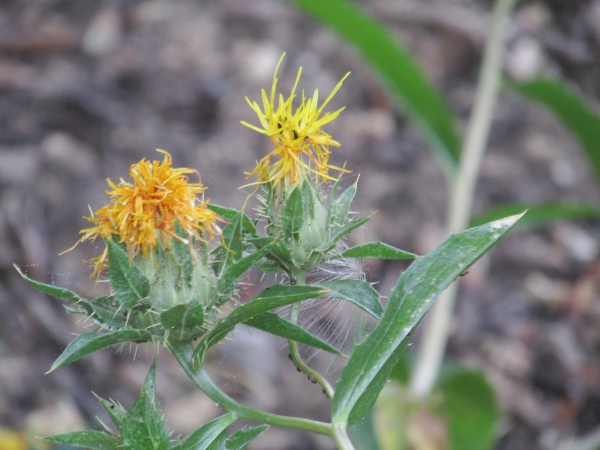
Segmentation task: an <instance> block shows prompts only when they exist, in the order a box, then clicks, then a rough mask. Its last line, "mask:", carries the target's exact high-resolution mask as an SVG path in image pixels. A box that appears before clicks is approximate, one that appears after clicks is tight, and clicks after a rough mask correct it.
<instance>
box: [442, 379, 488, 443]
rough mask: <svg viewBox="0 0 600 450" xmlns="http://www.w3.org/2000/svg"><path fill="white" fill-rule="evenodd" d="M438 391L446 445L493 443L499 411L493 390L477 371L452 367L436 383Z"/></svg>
mask: <svg viewBox="0 0 600 450" xmlns="http://www.w3.org/2000/svg"><path fill="white" fill-rule="evenodd" d="M436 387H437V388H438V389H439V390H440V391H441V393H442V398H443V400H442V404H441V407H440V412H441V413H442V414H443V415H444V416H445V418H446V422H447V424H448V435H449V441H450V443H451V445H450V446H449V448H450V449H454V450H461V449H465V448H468V449H470V450H471V449H472V450H487V449H491V448H492V447H493V444H494V441H495V431H496V426H497V425H498V421H499V419H500V413H499V411H498V405H497V404H496V400H495V397H494V391H493V389H492V387H491V386H490V385H489V383H488V382H487V381H486V379H485V377H484V376H483V374H482V373H481V372H478V371H475V370H466V369H462V370H455V371H452V372H450V373H449V374H447V375H444V376H442V378H441V379H440V380H439V381H438V383H437V386H436Z"/></svg>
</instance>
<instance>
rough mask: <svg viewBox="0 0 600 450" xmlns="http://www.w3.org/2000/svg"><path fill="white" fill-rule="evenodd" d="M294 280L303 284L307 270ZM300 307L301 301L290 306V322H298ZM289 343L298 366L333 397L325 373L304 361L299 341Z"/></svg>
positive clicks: (293, 359) (291, 355)
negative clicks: (299, 348)
mask: <svg viewBox="0 0 600 450" xmlns="http://www.w3.org/2000/svg"><path fill="white" fill-rule="evenodd" d="M293 277H294V280H296V284H300V285H303V284H305V283H306V273H305V272H297V273H294V274H293ZM300 307H301V302H297V303H294V304H293V305H292V306H291V307H290V317H289V319H290V322H292V323H294V324H296V323H298V317H299V316H300ZM288 345H289V347H290V357H291V358H292V361H293V362H294V364H296V367H297V368H298V369H299V370H301V371H302V372H304V373H305V374H306V375H308V379H309V380H314V381H316V382H317V383H319V385H320V386H321V387H322V388H323V392H324V393H325V395H326V396H327V397H328V398H333V393H334V391H333V387H332V386H331V385H330V384H329V382H328V381H327V380H326V379H325V377H324V376H323V375H321V374H320V373H319V372H317V371H316V370H314V369H313V368H312V367H310V366H309V365H308V364H306V363H305V362H304V360H303V359H302V356H300V352H299V351H298V343H297V342H295V341H288Z"/></svg>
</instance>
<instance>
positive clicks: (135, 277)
mask: <svg viewBox="0 0 600 450" xmlns="http://www.w3.org/2000/svg"><path fill="white" fill-rule="evenodd" d="M282 59H283V57H282ZM280 64H281V60H280ZM278 69H279V65H278V66H277V69H276V71H275V75H274V77H273V83H272V87H271V91H270V93H269V95H267V93H266V92H265V91H264V90H263V91H262V106H261V105H259V104H258V103H256V102H252V101H250V100H248V99H247V101H248V103H249V105H250V107H251V108H252V110H254V112H255V113H256V114H257V116H258V120H259V125H258V126H256V125H251V124H249V123H246V122H243V124H244V125H246V126H248V127H250V128H251V129H253V130H256V131H257V132H259V133H262V134H264V135H266V136H268V137H269V138H270V140H271V143H272V146H273V148H272V149H271V150H270V152H269V153H267V155H266V156H265V157H264V158H262V159H261V160H260V161H259V162H258V163H257V165H256V167H255V168H254V170H252V171H250V172H248V173H247V175H248V178H253V180H252V181H251V182H250V184H249V185H247V186H251V187H253V190H254V194H253V195H256V197H257V200H258V203H259V205H260V206H259V208H258V213H257V214H256V215H255V216H254V217H250V216H248V215H247V214H246V213H245V212H244V211H243V210H236V209H233V208H228V207H223V206H217V205H214V204H211V203H210V201H209V200H205V199H204V197H203V195H204V191H205V189H206V187H205V186H204V185H203V184H202V183H201V181H200V179H199V174H198V173H197V171H196V170H193V169H188V168H173V166H172V164H173V162H172V158H171V155H170V154H169V153H167V152H165V151H162V150H159V152H161V153H162V156H163V159H162V161H147V160H146V159H142V160H141V161H140V162H138V163H136V164H134V165H132V167H131V170H130V176H131V179H132V181H125V180H121V181H120V182H119V183H117V184H115V183H113V182H112V181H110V180H108V184H109V186H110V190H108V191H107V194H108V195H109V196H110V202H109V204H108V205H106V206H104V207H102V208H100V209H98V210H97V211H96V213H95V214H94V215H93V216H91V217H87V218H86V219H87V220H88V221H89V222H90V223H91V224H92V226H91V227H89V228H86V229H84V230H82V231H81V234H82V236H81V239H80V240H79V241H78V243H77V244H79V243H80V242H83V241H86V240H92V241H93V240H95V239H101V240H102V241H103V243H104V247H103V251H102V252H101V254H100V255H98V256H96V257H95V258H93V259H92V260H91V265H92V275H93V276H95V277H97V278H98V281H108V282H109V283H110V286H111V293H110V294H109V295H106V296H101V297H99V298H96V299H93V300H89V299H85V298H82V297H80V296H79V295H77V294H76V293H74V292H71V291H69V290H67V289H63V288H61V287H57V286H54V285H50V284H44V283H41V282H38V281H35V280H33V279H31V278H29V277H27V276H26V275H25V274H23V273H22V272H21V271H20V270H19V269H17V270H19V273H21V275H22V277H23V279H24V280H25V281H26V282H27V283H29V284H30V285H32V286H33V287H35V288H36V289H38V290H40V291H42V292H44V293H47V294H50V295H51V296H54V297H57V298H59V299H62V300H64V301H66V302H67V309H68V310H69V311H70V312H73V313H76V314H83V315H86V316H88V317H89V318H90V319H91V321H93V323H94V324H95V325H96V327H97V330H96V331H92V332H87V333H83V334H81V335H79V336H77V337H76V338H75V339H74V340H73V342H71V344H69V345H68V346H67V348H66V349H65V350H64V352H63V353H62V354H61V355H60V356H59V357H58V359H57V360H56V361H55V362H54V364H53V365H52V367H51V369H50V370H57V369H60V368H61V367H63V366H64V365H66V364H69V363H71V362H73V361H76V360H78V359H80V358H83V357H84V356H86V355H89V354H91V353H93V352H95V351H98V350H101V349H103V348H106V347H110V346H115V345H121V344H125V343H133V344H139V343H145V342H153V343H156V344H157V345H159V346H162V347H164V348H166V349H167V350H168V351H170V352H171V353H172V354H173V356H174V357H175V359H176V360H177V361H178V363H179V364H180V365H181V367H182V368H183V370H184V371H185V373H186V374H187V375H188V376H189V377H190V379H191V380H192V381H193V382H194V383H195V384H196V385H197V387H198V388H199V389H201V390H202V391H203V392H204V393H205V394H206V395H207V396H208V397H210V398H211V399H212V400H213V401H215V402H216V403H217V404H218V405H219V406H220V407H221V408H222V409H223V410H224V411H225V413H224V414H223V415H222V416H220V417H218V418H216V419H214V420H211V421H210V422H208V423H205V424H199V428H198V429H197V430H196V431H194V432H193V433H191V434H190V435H189V436H187V437H182V438H173V437H171V434H170V433H169V431H168V429H167V426H166V424H165V421H164V418H163V415H162V412H161V410H160V404H159V402H158V399H157V397H156V390H155V365H154V364H153V365H152V367H151V368H150V370H149V372H148V375H147V377H146V381H145V383H144V386H143V387H142V389H141V392H140V395H139V397H138V398H137V400H136V401H135V402H134V404H133V405H132V406H131V407H130V408H129V410H125V409H124V408H123V407H122V406H121V405H120V404H118V403H115V402H113V401H108V400H103V399H100V402H101V404H102V406H103V408H104V409H105V410H106V412H107V414H108V415H109V416H110V418H111V420H112V421H113V423H114V428H109V427H106V430H105V431H104V432H100V431H95V430H87V431H79V432H74V433H69V434H61V435H54V436H50V437H47V438H46V439H47V440H49V441H51V442H56V443H62V444H71V445H76V446H81V447H85V448H91V449H121V448H126V449H127V448H129V449H149V448H152V449H165V450H166V449H171V450H175V449H177V450H184V449H190V450H191V449H242V448H244V447H245V446H246V445H248V443H249V442H251V441H252V440H253V439H254V438H256V437H257V436H258V435H259V434H260V433H261V432H262V431H264V430H265V429H266V428H267V427H268V426H277V427H284V428H295V429H302V430H307V431H310V432H314V433H319V434H323V435H328V436H330V437H331V438H332V440H333V441H334V442H335V444H336V446H337V447H338V448H339V449H353V448H355V447H354V444H353V442H352V440H351V439H350V436H349V434H348V428H349V427H350V426H352V425H354V424H356V423H357V422H358V421H359V420H360V419H361V418H363V417H364V416H365V415H366V414H367V413H368V411H369V410H370V408H371V407H372V405H373V404H374V402H375V401H376V399H377V397H378V395H379V393H380V391H381V390H382V388H383V386H384V384H385V383H386V381H387V379H388V377H389V375H390V373H391V371H392V369H393V368H394V366H395V365H396V363H397V362H398V360H399V358H400V356H401V354H402V352H403V350H404V348H405V345H406V343H407V339H408V336H409V333H411V331H412V330H413V328H414V327H415V326H416V325H417V324H418V322H419V321H420V320H421V318H422V317H423V315H424V314H425V313H426V312H427V310H428V309H429V307H430V306H431V305H432V304H433V302H434V301H435V299H436V298H437V296H438V295H439V294H440V292H442V291H443V290H444V289H445V288H446V287H447V286H448V285H449V284H450V283H451V282H452V281H453V280H455V279H456V278H457V277H458V276H459V275H460V274H461V273H463V272H464V271H465V270H467V268H468V267H469V266H470V265H471V264H473V263H474V262H475V261H476V260H477V259H478V258H480V257H481V256H482V255H483V254H484V253H486V252H487V251H488V250H489V249H490V248H491V247H492V246H493V245H494V244H495V243H496V242H498V240H499V239H500V238H502V236H503V235H504V234H505V233H506V232H507V231H508V230H509V229H510V228H511V227H512V226H513V225H514V223H515V222H516V221H517V220H518V219H519V217H520V216H512V217H508V218H505V219H502V220H498V221H495V222H491V223H488V224H486V225H482V226H479V227H476V228H471V229H469V230H466V231H463V232H461V233H458V234H454V235H452V236H450V237H449V238H448V239H447V240H446V241H445V242H443V243H442V244H441V245H439V246H438V247H437V248H436V249H434V250H433V251H432V252H430V253H428V254H427V255H423V256H417V255H415V254H413V253H410V252H406V251H403V250H400V249H397V248H395V247H392V246H390V245H387V244H385V243H382V242H370V243H366V244H362V245H358V246H355V247H348V245H347V244H344V239H345V237H347V235H348V233H350V232H352V231H353V230H355V229H356V228H358V227H360V226H361V225H363V224H364V223H365V222H367V221H368V220H369V217H359V218H357V217H355V216H354V214H353V213H352V212H351V210H352V208H351V205H352V200H353V198H354V196H355V193H356V190H357V183H354V184H353V185H351V186H350V187H347V188H346V189H341V188H340V186H339V183H338V182H339V179H340V177H341V175H342V174H343V173H347V172H349V170H348V169H346V168H345V167H339V166H334V165H331V164H330V163H329V157H330V155H331V149H332V148H336V147H339V146H340V145H341V144H340V143H339V142H338V141H336V140H334V139H333V138H332V137H331V136H330V135H329V134H328V133H327V132H326V131H325V130H324V128H323V127H324V126H326V125H328V124H329V123H330V122H332V121H333V120H334V119H336V118H337V117H338V116H339V114H340V113H341V112H342V109H343V108H342V109H339V110H337V111H335V112H326V111H325V109H326V107H327V106H328V103H329V102H330V100H331V98H332V97H333V95H334V94H335V93H336V92H337V91H338V90H339V89H340V88H341V87H342V83H343V81H344V79H345V77H344V78H343V79H342V80H341V81H340V82H339V83H338V84H337V86H336V87H335V88H334V89H333V91H332V92H331V93H330V94H329V96H328V97H327V98H326V99H325V101H324V102H323V103H322V104H321V105H319V103H318V102H319V96H318V91H315V92H314V94H313V96H312V97H306V96H305V94H304V92H302V93H301V94H300V95H297V93H296V89H297V85H298V81H299V79H300V74H301V70H300V71H299V72H298V77H297V78H296V82H295V84H294V87H293V88H292V91H291V93H290V95H289V96H287V97H284V96H283V95H282V94H278V93H277V72H278ZM196 176H197V177H198V181H196V182H194V181H191V180H192V179H194V178H195V177H196ZM77 244H76V245H77ZM344 258H350V259H352V258H385V259H414V261H413V262H412V264H411V265H410V266H409V267H408V269H407V270H406V271H404V273H402V275H401V276H400V277H399V279H398V282H397V284H396V287H395V288H394V289H393V290H392V292H391V294H390V296H389V300H388V302H387V306H386V307H385V308H384V307H383V306H382V304H381V301H380V295H379V294H378V293H377V291H376V290H375V289H374V288H373V287H372V286H371V284H370V283H368V282H366V281H364V280H362V279H360V277H358V278H359V279H356V278H357V277H350V278H344V277H343V276H342V277H339V279H335V280H330V281H314V282H310V280H311V278H310V277H309V278H307V274H309V273H310V272H311V271H313V270H316V269H318V268H319V267H320V266H321V265H323V264H328V263H331V262H332V261H335V260H341V259H344ZM252 267H255V268H257V269H258V270H262V271H264V272H273V273H276V274H278V277H276V278H275V279H276V280H279V281H276V282H274V284H272V285H271V286H269V287H266V288H265V289H263V290H262V291H260V292H259V293H258V294H257V295H256V296H255V297H254V298H253V299H251V300H249V301H247V302H244V303H243V304H238V303H237V302H235V299H236V298H237V296H238V284H239V283H240V277H242V276H243V275H244V273H245V272H246V271H247V270H248V269H250V268H252ZM334 298H336V299H342V300H343V301H348V302H350V303H352V304H353V305H354V306H355V307H357V308H360V309H362V310H363V311H365V312H366V313H368V314H370V315H371V316H372V317H374V318H375V319H376V320H377V321H378V323H377V325H376V326H375V327H374V328H373V330H372V331H371V332H370V333H369V334H368V335H367V336H366V337H364V338H363V339H362V341H361V342H359V343H358V344H357V345H355V347H354V349H353V350H352V352H350V355H349V356H346V355H342V357H345V358H346V360H345V364H344V367H343V368H342V370H341V374H340V376H339V378H338V379H337V381H335V383H333V384H332V383H330V381H328V380H327V379H326V377H325V376H323V374H321V373H319V372H318V371H317V370H315V369H314V368H313V367H311V365H310V364H308V363H307V362H305V361H304V360H303V358H302V356H301V354H300V352H299V351H298V344H304V345H307V346H311V347H316V348H318V349H320V350H323V351H327V352H330V353H333V354H337V355H341V352H340V350H338V349H336V348H334V347H333V346H332V345H330V344H328V343H327V342H325V341H324V340H322V339H320V338H319V337H317V336H315V335H314V334H312V333H310V332H309V331H307V330H306V329H305V328H304V327H303V326H302V324H301V323H299V321H298V316H299V311H300V307H301V305H302V303H303V302H305V301H310V300H312V299H334ZM226 305H227V306H226ZM287 305H289V309H288V310H287V311H288V313H287V314H286V315H285V317H284V316H283V315H282V314H281V313H280V314H278V313H277V312H274V310H277V308H279V307H282V306H287ZM238 326H250V327H254V328H258V329H261V330H263V331H266V332H268V333H271V334H274V335H277V336H280V337H283V338H285V339H287V340H288V342H289V353H290V356H291V358H292V360H293V362H294V364H295V365H296V367H297V368H298V370H300V371H302V372H304V373H305V374H306V375H307V376H308V377H309V379H310V380H311V381H313V382H314V383H318V384H319V385H320V386H321V387H322V389H323V392H324V393H325V394H326V395H327V397H328V398H329V399H330V401H331V420H330V421H327V422H321V421H316V420H312V419H310V418H300V417H288V416H281V415H277V414H273V413H270V412H268V411H262V410H259V409H255V408H251V407H248V406H246V405H243V404H240V403H239V402H237V401H236V400H235V399H233V398H231V397H230V396H229V395H227V394H226V393H225V392H224V391H223V390H222V389H221V388H220V387H219V386H218V385H217V384H216V383H215V382H214V381H213V380H212V379H211V378H210V376H209V375H208V373H207V371H206V370H205V355H206V352H207V351H208V350H209V349H210V348H211V347H213V346H215V345H218V344H219V342H221V341H222V340H223V339H224V338H225V337H226V336H228V335H229V334H230V333H231V332H232V331H233V330H234V329H235V328H236V327H238ZM319 395H320V394H319ZM238 420H245V421H248V422H252V423H256V424H257V426H254V427H250V428H246V429H243V430H240V431H237V432H235V433H232V434H228V427H229V426H230V425H231V424H233V423H234V422H236V421H238Z"/></svg>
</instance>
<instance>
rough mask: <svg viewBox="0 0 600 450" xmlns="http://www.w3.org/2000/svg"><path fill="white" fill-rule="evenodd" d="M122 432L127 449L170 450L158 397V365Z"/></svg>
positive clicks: (132, 409) (151, 373)
mask: <svg viewBox="0 0 600 450" xmlns="http://www.w3.org/2000/svg"><path fill="white" fill-rule="evenodd" d="M120 431H121V437H122V439H123V448H125V449H131V450H137V449H141V448H144V449H154V450H166V449H168V448H169V431H168V430H167V426H166V424H165V422H164V420H163V414H162V411H161V409H160V404H159V402H158V398H157V397H156V363H153V364H152V366H151V367H150V371H149V372H148V375H147V376H146V381H145V382H144V387H143V388H142V391H141V392H140V395H139V396H138V398H137V399H136V401H135V402H134V403H133V405H132V406H131V408H130V409H129V411H127V414H126V415H125V418H124V419H123V423H122V425H121V429H120Z"/></svg>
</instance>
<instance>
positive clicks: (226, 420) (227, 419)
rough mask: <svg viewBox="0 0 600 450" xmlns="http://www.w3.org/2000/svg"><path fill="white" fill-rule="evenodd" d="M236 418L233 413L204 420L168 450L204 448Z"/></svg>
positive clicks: (204, 449)
mask: <svg viewBox="0 0 600 450" xmlns="http://www.w3.org/2000/svg"><path fill="white" fill-rule="evenodd" d="M236 420H237V417H236V416H235V414H233V413H228V414H225V415H223V416H221V417H217V418H216V419H213V420H211V421H210V422H206V423H205V424H204V425H202V426H201V427H200V428H198V429H197V430H196V431H194V432H193V433H192V434H190V435H189V436H188V437H187V438H186V439H185V440H184V441H183V442H181V444H179V445H176V446H174V447H171V449H170V450H206V449H207V448H208V447H209V446H210V445H211V444H212V443H213V442H214V441H215V440H217V439H219V436H220V435H221V433H222V432H223V431H225V430H226V429H227V427H228V426H229V425H231V424H232V423H234V422H235V421H236Z"/></svg>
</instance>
